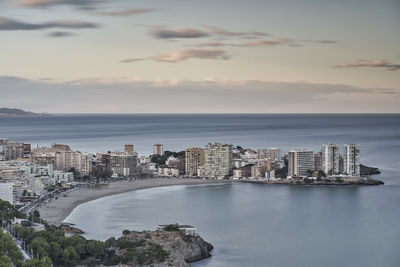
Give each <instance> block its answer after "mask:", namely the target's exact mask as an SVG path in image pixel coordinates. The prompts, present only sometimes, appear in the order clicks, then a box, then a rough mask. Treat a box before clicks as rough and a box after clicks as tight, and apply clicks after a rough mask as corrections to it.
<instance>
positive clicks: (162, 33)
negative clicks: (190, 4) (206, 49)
mask: <svg viewBox="0 0 400 267" xmlns="http://www.w3.org/2000/svg"><path fill="white" fill-rule="evenodd" d="M152 34H153V36H155V37H156V38H159V39H174V38H200V37H206V36H209V34H208V33H207V32H205V31H201V30H197V29H193V28H178V29H167V28H165V27H155V28H153V29H152Z"/></svg>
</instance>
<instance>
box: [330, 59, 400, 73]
mask: <svg viewBox="0 0 400 267" xmlns="http://www.w3.org/2000/svg"><path fill="white" fill-rule="evenodd" d="M335 67H336V68H359V67H372V68H385V69H386V70H390V71H395V70H400V64H394V63H389V62H388V61H386V60H383V59H373V60H365V59H360V60H358V61H356V62H354V63H349V64H341V65H337V66H335Z"/></svg>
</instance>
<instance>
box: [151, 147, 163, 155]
mask: <svg viewBox="0 0 400 267" xmlns="http://www.w3.org/2000/svg"><path fill="white" fill-rule="evenodd" d="M153 154H154V155H159V156H162V154H164V147H163V145H161V144H155V145H154V153H153Z"/></svg>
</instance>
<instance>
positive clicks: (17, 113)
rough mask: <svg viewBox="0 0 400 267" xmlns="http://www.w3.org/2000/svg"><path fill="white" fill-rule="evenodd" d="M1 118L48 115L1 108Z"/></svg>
mask: <svg viewBox="0 0 400 267" xmlns="http://www.w3.org/2000/svg"><path fill="white" fill-rule="evenodd" d="M0 116H46V114H43V113H34V112H30V111H25V110H22V109H18V108H0Z"/></svg>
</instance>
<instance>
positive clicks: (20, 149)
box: [4, 142, 25, 160]
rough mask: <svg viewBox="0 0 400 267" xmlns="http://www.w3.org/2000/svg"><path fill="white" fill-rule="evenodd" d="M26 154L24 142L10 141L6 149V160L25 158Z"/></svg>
mask: <svg viewBox="0 0 400 267" xmlns="http://www.w3.org/2000/svg"><path fill="white" fill-rule="evenodd" d="M24 154H25V149H24V144H23V143H21V142H8V144H7V146H6V147H5V150H4V157H5V160H15V159H18V158H23V157H24Z"/></svg>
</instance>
